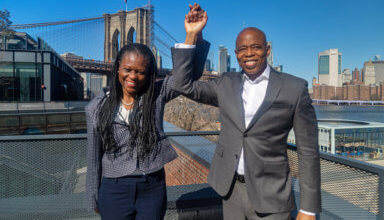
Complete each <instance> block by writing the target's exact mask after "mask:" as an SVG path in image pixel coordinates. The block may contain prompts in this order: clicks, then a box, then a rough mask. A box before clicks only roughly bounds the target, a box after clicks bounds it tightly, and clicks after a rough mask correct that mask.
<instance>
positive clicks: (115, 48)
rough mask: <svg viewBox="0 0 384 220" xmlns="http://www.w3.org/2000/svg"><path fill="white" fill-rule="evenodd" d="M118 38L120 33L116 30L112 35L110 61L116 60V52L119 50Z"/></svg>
mask: <svg viewBox="0 0 384 220" xmlns="http://www.w3.org/2000/svg"><path fill="white" fill-rule="evenodd" d="M119 36H120V31H119V30H118V29H116V30H115V32H114V33H113V35H112V59H115V58H116V56H117V52H118V51H119V48H120V46H119V45H120V42H119Z"/></svg>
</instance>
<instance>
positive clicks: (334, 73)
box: [318, 49, 342, 86]
mask: <svg viewBox="0 0 384 220" xmlns="http://www.w3.org/2000/svg"><path fill="white" fill-rule="evenodd" d="M341 55H342V54H341V53H340V52H339V50H338V49H329V50H326V51H323V52H320V53H319V56H318V59H319V77H318V78H319V84H320V85H323V84H324V85H330V86H341V85H342V75H341Z"/></svg>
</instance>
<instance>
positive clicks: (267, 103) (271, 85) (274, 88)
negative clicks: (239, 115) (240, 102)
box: [243, 67, 282, 132]
mask: <svg viewBox="0 0 384 220" xmlns="http://www.w3.org/2000/svg"><path fill="white" fill-rule="evenodd" d="M281 83H282V80H281V73H278V72H276V71H275V70H274V69H273V68H272V67H271V72H270V74H269V81H268V86H267V92H266V93H265V97H264V101H263V103H261V105H260V107H259V109H258V110H257V112H256V114H255V115H254V116H253V118H252V121H251V122H250V123H249V125H248V127H247V128H246V132H247V131H248V130H249V129H251V128H252V126H253V125H254V124H255V123H256V121H257V120H258V119H259V118H260V117H261V116H262V115H263V114H264V113H265V112H266V111H267V110H268V109H269V108H270V107H271V105H272V103H273V101H274V100H275V99H276V97H277V95H278V94H279V92H280V88H281ZM255 95H257V94H255ZM243 114H244V113H243Z"/></svg>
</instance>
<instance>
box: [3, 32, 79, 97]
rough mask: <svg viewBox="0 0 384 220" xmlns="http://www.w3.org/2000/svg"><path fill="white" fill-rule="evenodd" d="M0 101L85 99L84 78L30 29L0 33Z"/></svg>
mask: <svg viewBox="0 0 384 220" xmlns="http://www.w3.org/2000/svg"><path fill="white" fill-rule="evenodd" d="M0 39H1V40H0V44H1V45H0V48H4V50H2V51H1V53H0V102H35V101H47V102H49V101H62V100H82V99H83V96H84V95H83V87H84V84H83V79H82V77H81V76H80V74H79V72H78V71H77V70H75V69H74V68H73V67H72V66H70V65H69V64H68V63H67V62H66V61H65V60H64V59H63V58H62V57H61V56H60V55H59V54H57V53H56V52H55V51H54V50H53V49H52V48H51V47H49V45H48V44H47V43H45V42H44V41H43V40H42V39H40V38H38V39H37V41H36V40H35V39H33V38H32V37H31V36H29V35H28V34H27V33H22V32H15V33H14V34H13V35H11V37H8V38H7V39H5V37H3V36H1V33H0Z"/></svg>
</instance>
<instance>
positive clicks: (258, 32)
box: [236, 27, 267, 48]
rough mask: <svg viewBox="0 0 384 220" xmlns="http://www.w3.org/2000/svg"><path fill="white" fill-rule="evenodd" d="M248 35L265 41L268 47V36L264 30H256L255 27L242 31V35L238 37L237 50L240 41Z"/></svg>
mask: <svg viewBox="0 0 384 220" xmlns="http://www.w3.org/2000/svg"><path fill="white" fill-rule="evenodd" d="M246 34H252V35H254V36H255V37H256V38H258V39H260V40H261V41H263V42H264V44H265V45H267V36H266V35H265V33H264V32H263V31H262V30H260V29H258V28H255V27H247V28H244V29H243V30H242V31H240V33H239V34H238V35H237V38H236V48H237V46H238V42H239V39H241V38H242V37H243V36H244V35H246Z"/></svg>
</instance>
